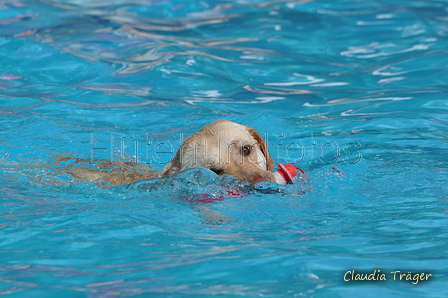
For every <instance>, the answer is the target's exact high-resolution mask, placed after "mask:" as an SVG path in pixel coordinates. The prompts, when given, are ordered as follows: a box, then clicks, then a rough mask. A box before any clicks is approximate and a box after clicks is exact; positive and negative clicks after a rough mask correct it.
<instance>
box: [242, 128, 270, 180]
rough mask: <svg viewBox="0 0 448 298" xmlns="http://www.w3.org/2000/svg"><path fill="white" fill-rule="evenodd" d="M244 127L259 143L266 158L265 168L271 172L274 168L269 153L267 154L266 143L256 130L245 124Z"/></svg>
mask: <svg viewBox="0 0 448 298" xmlns="http://www.w3.org/2000/svg"><path fill="white" fill-rule="evenodd" d="M246 129H247V131H248V132H249V133H250V135H251V136H252V137H253V138H254V139H255V140H256V141H257V143H258V144H259V145H260V149H261V152H263V154H264V156H265V158H266V170H267V171H270V172H272V171H273V170H274V160H273V159H272V158H271V155H270V154H269V150H268V145H267V144H266V143H265V141H264V140H263V138H262V137H261V136H260V135H259V134H258V132H256V131H255V129H253V128H252V127H249V126H246Z"/></svg>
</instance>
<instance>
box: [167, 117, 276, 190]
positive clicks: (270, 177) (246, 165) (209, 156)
mask: <svg viewBox="0 0 448 298" xmlns="http://www.w3.org/2000/svg"><path fill="white" fill-rule="evenodd" d="M197 167H202V168H207V169H209V170H211V171H213V172H215V173H216V174H218V175H223V174H228V175H232V176H235V177H237V178H239V179H243V180H247V181H254V182H259V181H269V182H276V178H275V176H274V174H273V173H272V170H273V169H274V161H273V160H272V158H271V156H270V154H269V151H268V146H267V145H266V143H265V142H264V140H263V139H262V138H261V137H260V135H259V134H258V133H257V132H256V131H255V130H254V129H253V128H250V127H247V126H244V125H241V124H238V123H235V122H231V121H228V120H218V121H215V122H213V123H210V124H207V125H205V126H204V127H203V128H202V129H201V130H199V131H198V132H196V133H194V134H193V135H192V136H190V137H189V138H187V139H186V140H185V141H184V142H183V144H182V145H181V147H180V148H179V150H178V151H177V154H176V156H175V157H174V158H173V160H171V162H170V163H169V164H168V165H167V166H166V167H165V168H164V169H163V173H162V176H169V175H172V174H175V173H178V172H181V171H184V170H186V169H190V168H197Z"/></svg>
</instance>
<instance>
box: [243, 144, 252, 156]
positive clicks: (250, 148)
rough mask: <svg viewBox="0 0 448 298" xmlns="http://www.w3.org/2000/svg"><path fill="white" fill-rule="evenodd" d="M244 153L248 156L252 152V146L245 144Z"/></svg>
mask: <svg viewBox="0 0 448 298" xmlns="http://www.w3.org/2000/svg"><path fill="white" fill-rule="evenodd" d="M242 152H243V155H244V156H248V155H249V154H250V153H251V152H252V146H243V149H242Z"/></svg>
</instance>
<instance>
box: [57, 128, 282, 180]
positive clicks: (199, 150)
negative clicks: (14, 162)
mask: <svg viewBox="0 0 448 298" xmlns="http://www.w3.org/2000/svg"><path fill="white" fill-rule="evenodd" d="M67 161H73V162H72V164H71V165H69V166H65V167H63V168H62V169H63V170H64V171H65V172H68V173H70V174H71V175H73V176H74V177H76V178H78V179H80V180H83V181H92V182H93V181H101V180H102V181H105V182H108V183H110V184H112V185H121V184H128V183H132V182H135V181H138V180H143V179H150V178H158V177H164V176H169V175H172V174H175V173H178V172H181V171H185V170H187V169H191V168H198V167H203V168H207V169H210V170H211V171H213V172H215V173H216V174H218V175H223V174H228V175H233V176H235V177H237V178H239V179H242V180H247V181H252V182H261V181H269V182H278V180H279V179H278V177H276V175H275V174H274V173H272V171H273V169H274V161H273V160H272V158H271V156H270V154H269V151H268V147H267V145H266V143H265V142H264V140H263V138H262V137H261V136H260V135H259V134H258V133H257V132H256V131H255V130H254V129H253V128H250V127H248V126H244V125H241V124H238V123H235V122H232V121H228V120H218V121H215V122H213V123H210V124H207V125H205V126H204V127H203V128H202V129H200V130H199V131H197V132H196V133H194V134H193V135H191V136H190V137H188V138H187V139H186V140H185V141H184V142H183V143H182V145H181V146H180V148H179V150H178V151H177V154H176V155H175V157H174V158H173V159H172V160H171V161H170V163H169V164H167V165H166V167H165V168H164V169H163V172H162V173H160V172H157V171H154V170H148V169H147V167H146V168H144V167H143V166H138V165H137V164H135V163H132V162H111V161H106V160H93V161H91V162H90V164H92V163H94V165H95V169H93V168H84V167H79V165H85V164H88V163H89V161H88V160H87V159H78V158H73V157H64V158H59V159H57V160H56V164H59V165H60V163H61V162H67ZM98 168H99V169H98ZM277 175H278V174H277ZM98 185H99V186H101V187H107V186H105V185H102V184H98Z"/></svg>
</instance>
